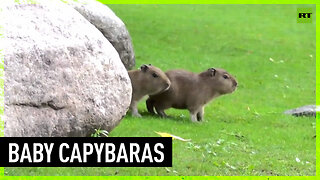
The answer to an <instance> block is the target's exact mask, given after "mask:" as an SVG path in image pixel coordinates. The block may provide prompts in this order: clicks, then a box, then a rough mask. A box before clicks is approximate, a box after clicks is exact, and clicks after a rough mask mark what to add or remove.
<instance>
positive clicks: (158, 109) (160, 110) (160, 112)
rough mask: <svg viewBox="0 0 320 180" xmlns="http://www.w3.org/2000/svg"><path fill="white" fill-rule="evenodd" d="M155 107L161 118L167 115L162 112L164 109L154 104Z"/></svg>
mask: <svg viewBox="0 0 320 180" xmlns="http://www.w3.org/2000/svg"><path fill="white" fill-rule="evenodd" d="M155 109H156V111H157V113H158V115H159V116H161V117H162V118H167V117H168V116H167V115H166V113H165V112H164V109H162V108H160V107H159V106H155Z"/></svg>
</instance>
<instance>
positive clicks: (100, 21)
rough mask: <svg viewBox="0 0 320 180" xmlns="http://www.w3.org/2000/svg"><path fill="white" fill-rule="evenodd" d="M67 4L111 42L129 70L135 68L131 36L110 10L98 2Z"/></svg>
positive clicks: (70, 1)
mask: <svg viewBox="0 0 320 180" xmlns="http://www.w3.org/2000/svg"><path fill="white" fill-rule="evenodd" d="M67 2H68V3H70V4H71V6H73V7H74V8H75V9H76V10H77V11H78V12H79V13H80V14H81V15H83V17H85V18H86V19H87V20H88V21H89V22H90V23H91V24H93V25H94V26H95V27H96V28H97V29H99V31H101V32H102V34H103V35H104V36H105V37H106V38H107V39H108V40H109V41H110V42H111V44H112V45H113V47H114V48H115V49H116V50H117V51H118V53H119V55H120V59H121V61H122V63H123V64H124V65H125V67H126V68H127V69H128V70H130V69H132V68H133V67H134V66H135V56H134V51H133V46H132V42H131V37H130V34H129V32H128V30H127V28H126V26H125V24H124V23H123V22H122V20H121V19H120V18H119V17H118V16H116V15H115V13H114V12H113V11H112V10H111V9H110V8H108V7H107V6H106V5H104V4H101V3H100V2H97V1H96V0H78V1H77V2H75V1H73V0H68V1H67Z"/></svg>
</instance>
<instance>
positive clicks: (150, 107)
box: [146, 98, 156, 114]
mask: <svg viewBox="0 0 320 180" xmlns="http://www.w3.org/2000/svg"><path fill="white" fill-rule="evenodd" d="M153 104H154V101H153V100H152V99H150V98H148V99H147V101H146V105H147V109H148V112H149V113H151V114H156V113H155V112H154V105H153Z"/></svg>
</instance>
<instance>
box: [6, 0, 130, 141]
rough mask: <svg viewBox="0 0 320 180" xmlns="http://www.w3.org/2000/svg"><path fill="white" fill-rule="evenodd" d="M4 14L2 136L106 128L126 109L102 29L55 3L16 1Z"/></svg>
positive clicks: (123, 85) (126, 93)
mask: <svg viewBox="0 0 320 180" xmlns="http://www.w3.org/2000/svg"><path fill="white" fill-rule="evenodd" d="M42 2H43V1H42ZM48 2H49V1H48ZM2 13H3V15H4V16H2V17H6V18H5V19H4V28H5V33H4V42H1V43H4V44H6V46H5V49H4V52H5V57H4V58H5V77H6V78H5V85H4V86H5V94H4V96H5V112H4V114H5V117H4V119H5V124H4V126H5V130H4V131H5V132H4V133H5V136H58V137H60V136H88V135H90V134H91V133H93V132H94V129H95V128H96V129H97V128H101V129H106V130H108V131H111V130H112V129H113V128H114V127H115V126H116V125H117V124H118V123H119V122H120V120H121V119H122V117H123V116H124V115H125V114H126V111H127V109H128V107H129V104H130V99H131V92H132V89H131V83H130V79H129V76H128V74H127V71H126V69H125V67H124V66H123V64H122V63H121V60H120V58H119V55H118V53H117V51H116V50H115V49H114V48H113V46H112V45H111V44H110V43H109V42H108V40H107V39H106V38H105V37H104V36H103V35H102V34H101V32H100V31H98V30H97V29H96V28H95V27H94V26H93V25H92V24H90V23H89V22H88V21H87V20H86V19H85V18H84V17H83V16H81V15H80V14H79V13H78V12H77V11H76V10H74V9H73V8H71V7H69V6H68V5H66V4H63V3H61V2H60V3H59V2H54V3H46V4H37V5H31V4H25V5H15V6H10V7H7V8H5V9H4V11H3V12H2ZM1 41H2V40H1Z"/></svg>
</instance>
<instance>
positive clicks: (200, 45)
mask: <svg viewBox="0 0 320 180" xmlns="http://www.w3.org/2000/svg"><path fill="white" fill-rule="evenodd" d="M109 7H111V9H113V10H114V11H115V13H116V14H117V15H118V16H119V17H120V18H121V19H122V20H123V21H124V22H125V23H126V25H127V27H128V29H129V32H130V34H131V36H132V39H133V44H134V49H135V54H136V61H137V67H139V66H140V65H141V64H144V63H147V64H149V63H151V64H153V65H155V66H158V67H160V68H161V69H163V70H169V69H176V68H182V69H187V70H190V71H193V72H201V71H203V70H206V69H208V68H210V67H221V68H224V69H226V70H227V71H229V72H230V73H231V74H233V75H234V76H235V77H236V78H237V80H238V82H239V88H238V90H237V91H236V92H235V93H233V94H231V95H226V96H222V97H220V98H218V99H216V100H215V101H213V102H211V103H209V104H208V105H207V106H206V108H205V116H204V118H205V121H204V122H202V123H192V122H191V121H190V120H189V113H188V111H186V110H175V109H170V110H168V111H167V114H168V115H170V116H172V118H169V119H161V118H158V117H152V116H150V115H148V113H147V112H146V107H145V102H144V101H141V102H140V104H139V111H140V112H142V115H143V117H142V118H132V117H131V116H126V117H125V118H124V119H123V120H122V122H121V123H120V125H119V126H118V127H117V128H116V129H114V130H113V131H112V132H111V133H110V136H112V137H120V136H130V137H131V136H135V137H139V136H158V135H157V134H155V132H154V131H160V132H168V133H172V134H174V135H177V136H180V137H183V138H186V139H192V141H191V142H189V143H188V142H181V141H174V142H173V167H169V168H118V167H117V168H108V167H106V168H6V169H5V174H6V175H121V176H124V175H267V176H270V175H315V172H316V139H315V138H313V137H314V135H315V133H316V130H315V122H316V119H315V118H306V117H302V118H297V117H291V116H287V115H284V114H283V111H285V110H287V109H290V108H295V107H299V106H302V105H307V104H315V101H316V92H315V91H316V89H315V84H316V77H315V75H316V68H315V67H316V61H315V53H316V52H315V47H316V41H315V39H316V33H315V27H316V25H315V20H314V22H313V23H312V24H298V23H297V22H296V11H297V7H299V6H297V5H110V6H109ZM304 7H305V6H304ZM309 7H313V8H314V9H315V6H309ZM270 58H271V59H270Z"/></svg>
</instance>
